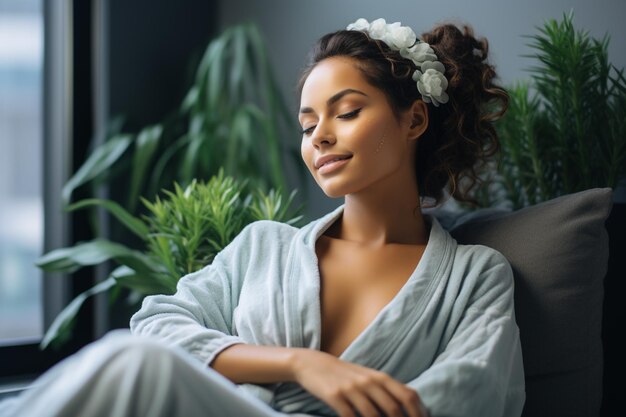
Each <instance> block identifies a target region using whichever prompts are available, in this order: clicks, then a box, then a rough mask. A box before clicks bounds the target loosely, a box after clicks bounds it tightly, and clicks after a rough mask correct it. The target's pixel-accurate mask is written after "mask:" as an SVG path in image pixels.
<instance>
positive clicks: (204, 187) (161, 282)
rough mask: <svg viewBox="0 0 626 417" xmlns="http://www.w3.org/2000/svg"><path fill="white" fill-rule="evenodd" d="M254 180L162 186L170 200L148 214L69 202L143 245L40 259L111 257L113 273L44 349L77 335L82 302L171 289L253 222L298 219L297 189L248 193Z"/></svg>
mask: <svg viewBox="0 0 626 417" xmlns="http://www.w3.org/2000/svg"><path fill="white" fill-rule="evenodd" d="M247 187H249V184H246V182H245V181H238V180H236V179H235V178H233V177H229V176H225V175H224V173H223V171H220V172H219V173H218V175H216V176H214V177H212V178H211V179H210V180H209V181H208V182H206V183H203V182H200V181H195V180H192V181H191V183H190V184H189V185H188V186H187V187H185V188H183V187H181V186H179V185H178V184H175V185H174V191H164V198H163V199H162V198H161V197H157V198H156V199H155V201H153V202H150V201H148V200H145V199H144V200H143V203H144V205H145V206H146V207H147V210H148V212H149V214H148V215H143V216H141V217H136V216H133V215H132V214H130V213H129V212H128V211H126V210H125V209H124V208H122V207H121V206H120V205H119V204H117V203H115V202H113V201H110V200H98V199H89V200H83V201H81V202H79V203H77V204H74V205H72V206H70V207H69V210H78V209H83V208H88V207H101V208H103V209H105V210H107V211H108V212H109V213H111V215H112V216H114V217H115V218H116V219H117V220H118V221H119V223H120V224H121V225H123V226H124V227H125V228H126V229H127V230H128V231H129V232H130V233H133V234H135V235H136V236H137V237H139V238H140V239H141V241H142V244H143V250H137V249H133V248H130V247H128V246H127V245H125V244H124V243H120V242H113V241H110V240H107V239H94V240H92V241H89V242H84V243H79V244H77V245H75V246H73V247H69V248H62V249H57V250H54V251H52V252H49V253H47V254H46V255H44V256H43V257H41V258H40V259H39V260H38V262H37V265H38V266H39V267H40V268H42V269H44V270H45V271H50V272H74V271H76V270H78V269H80V268H82V267H85V266H90V265H98V264H102V263H104V262H109V261H110V262H113V263H114V264H116V265H117V267H116V268H115V269H114V270H113V271H112V272H111V274H110V275H109V277H108V278H107V279H106V280H104V281H102V282H100V283H98V284H97V285H96V286H94V287H93V288H91V289H89V290H88V291H86V292H85V293H82V294H80V295H79V296H78V297H76V298H75V299H74V300H73V301H72V302H71V303H70V304H69V305H68V306H67V307H66V308H65V309H64V310H63V311H62V312H61V313H60V314H59V315H58V316H57V318H56V319H55V320H54V322H53V323H52V325H51V326H50V328H49V329H48V331H47V333H46V335H45V337H44V339H43V341H42V347H46V346H48V345H49V344H51V343H52V344H55V345H58V344H61V343H63V342H64V341H65V340H67V338H68V337H69V336H70V335H71V329H72V326H73V322H74V319H75V317H76V314H77V313H78V311H79V309H80V307H81V306H82V304H83V303H84V301H85V300H86V299H87V298H88V297H90V296H92V295H95V294H98V293H101V292H105V291H108V290H110V289H112V288H115V287H117V288H128V289H130V290H132V291H133V292H134V293H135V294H137V295H139V296H145V295H150V294H172V293H174V291H175V290H176V284H177V282H178V280H179V279H180V278H181V277H182V276H184V275H186V274H188V273H190V272H193V271H196V270H198V269H200V268H202V267H203V266H205V265H208V264H210V263H211V262H212V260H213V257H214V256H215V255H216V254H217V253H218V252H219V251H221V250H222V249H223V248H224V247H226V246H227V245H228V244H229V243H230V242H231V241H232V240H233V239H234V238H235V237H236V236H237V234H239V232H240V231H241V230H242V229H243V228H244V227H245V226H246V225H248V224H249V223H251V222H254V221H256V220H274V221H279V222H284V223H287V224H297V223H298V222H299V221H300V220H301V219H302V216H300V215H298V211H299V210H300V209H296V210H293V209H292V203H293V199H294V196H295V192H292V193H291V195H290V196H289V197H284V196H283V195H282V193H281V192H279V191H274V190H271V191H270V192H269V193H265V192H264V191H263V190H262V188H253V189H252V191H246V190H247V189H248V188H247Z"/></svg>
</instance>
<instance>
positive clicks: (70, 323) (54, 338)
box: [39, 277, 115, 349]
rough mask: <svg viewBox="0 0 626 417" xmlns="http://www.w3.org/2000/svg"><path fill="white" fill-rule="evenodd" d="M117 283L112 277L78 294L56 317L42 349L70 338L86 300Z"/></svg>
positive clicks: (42, 342) (44, 338)
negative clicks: (77, 315)
mask: <svg viewBox="0 0 626 417" xmlns="http://www.w3.org/2000/svg"><path fill="white" fill-rule="evenodd" d="M114 285H115V280H114V279H113V278H111V277H109V278H107V279H105V280H104V281H102V282H100V283H98V284H96V285H95V286H93V287H91V288H90V289H88V290H87V291H84V292H82V293H80V294H79V295H77V296H76V298H74V299H73V300H72V301H71V302H70V303H69V304H68V305H67V306H66V307H65V308H64V309H63V310H62V311H61V312H60V313H59V314H58V315H57V316H56V317H55V319H54V321H53V322H52V324H51V325H50V327H49V328H48V330H47V331H46V334H45V335H44V337H43V339H42V340H41V343H40V345H39V346H40V348H41V349H46V348H47V347H48V346H49V345H51V344H52V345H53V346H58V345H60V344H61V343H63V342H64V341H65V340H67V339H68V338H69V333H71V331H72V328H73V327H74V321H75V319H76V314H78V311H79V310H80V308H81V307H82V305H83V303H84V302H85V300H86V299H87V298H89V297H91V296H92V295H95V294H99V293H101V292H104V291H107V290H108V289H109V288H111V287H113V286H114Z"/></svg>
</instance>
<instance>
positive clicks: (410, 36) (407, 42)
mask: <svg viewBox="0 0 626 417" xmlns="http://www.w3.org/2000/svg"><path fill="white" fill-rule="evenodd" d="M387 29H388V30H387V40H386V41H385V42H386V43H387V44H388V45H389V46H390V47H391V48H392V49H396V50H402V49H406V48H409V47H410V46H411V45H413V44H414V43H415V40H416V39H417V36H415V32H413V29H411V28H410V27H408V26H400V22H396V23H394V24H393V25H389V26H388V28H387Z"/></svg>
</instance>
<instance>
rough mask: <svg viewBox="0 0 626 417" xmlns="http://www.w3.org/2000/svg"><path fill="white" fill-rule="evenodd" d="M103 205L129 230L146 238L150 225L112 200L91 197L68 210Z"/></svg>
mask: <svg viewBox="0 0 626 417" xmlns="http://www.w3.org/2000/svg"><path fill="white" fill-rule="evenodd" d="M94 206H97V207H102V208H104V209H106V210H107V211H108V212H109V213H111V214H112V215H113V216H115V218H116V219H118V220H119V221H120V223H122V224H123V225H124V226H126V228H127V229H128V230H130V231H131V232H133V233H134V234H135V235H137V236H139V237H140V238H142V239H144V240H145V239H146V236H147V235H148V233H149V229H148V226H146V224H145V223H144V222H143V221H142V220H141V219H139V218H137V217H135V216H133V215H132V214H130V213H129V212H127V211H126V210H125V209H124V208H123V207H122V206H120V205H119V204H117V203H116V202H115V201H112V200H101V199H97V198H90V199H86V200H81V201H78V202H76V203H74V204H72V205H70V206H69V207H67V209H66V210H68V211H72V210H78V209H82V208H85V207H94Z"/></svg>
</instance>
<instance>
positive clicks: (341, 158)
mask: <svg viewBox="0 0 626 417" xmlns="http://www.w3.org/2000/svg"><path fill="white" fill-rule="evenodd" d="M350 158H352V156H338V157H337V158H334V159H331V160H330V161H326V162H324V163H323V164H322V165H320V167H319V168H322V167H325V166H326V165H329V164H334V163H335V162H337V161H345V160H346V159H350ZM319 168H318V169H319Z"/></svg>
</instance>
